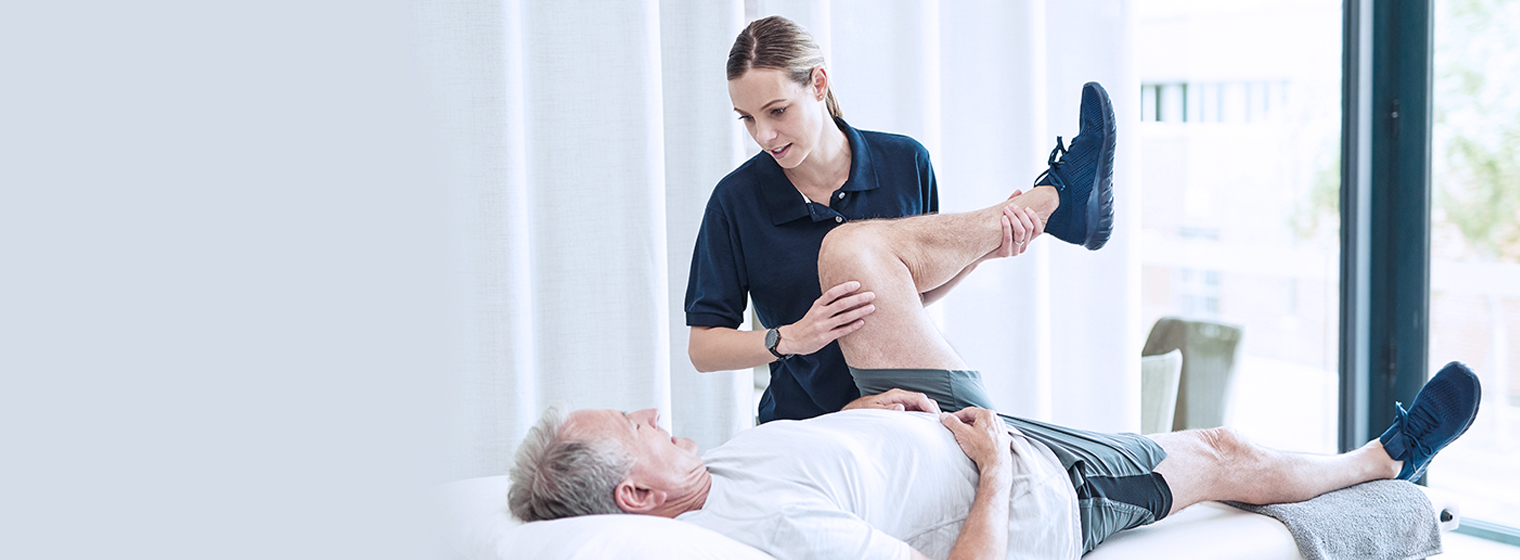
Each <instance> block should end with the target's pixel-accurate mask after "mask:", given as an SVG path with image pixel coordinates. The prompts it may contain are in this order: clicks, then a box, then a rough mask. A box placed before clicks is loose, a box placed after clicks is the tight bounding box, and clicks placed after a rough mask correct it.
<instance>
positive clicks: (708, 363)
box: [686, 327, 721, 373]
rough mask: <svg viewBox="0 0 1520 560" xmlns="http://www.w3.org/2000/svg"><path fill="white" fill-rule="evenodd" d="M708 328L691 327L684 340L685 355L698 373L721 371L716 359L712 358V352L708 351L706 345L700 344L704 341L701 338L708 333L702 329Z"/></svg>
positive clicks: (706, 328)
mask: <svg viewBox="0 0 1520 560" xmlns="http://www.w3.org/2000/svg"><path fill="white" fill-rule="evenodd" d="M710 328H711V327H692V328H691V336H690V338H689V339H687V341H686V357H687V358H689V359H690V360H691V367H694V368H697V371H698V372H700V373H712V372H715V371H721V368H719V367H718V360H716V359H714V358H715V356H712V352H710V351H708V350H707V347H706V346H705V345H704V344H702V343H703V342H704V340H702V339H703V338H704V337H705V336H707V335H708V333H706V332H704V331H706V330H708V329H710Z"/></svg>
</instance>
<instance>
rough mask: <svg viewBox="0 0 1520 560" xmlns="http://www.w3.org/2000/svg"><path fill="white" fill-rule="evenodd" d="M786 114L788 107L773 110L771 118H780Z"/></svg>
mask: <svg viewBox="0 0 1520 560" xmlns="http://www.w3.org/2000/svg"><path fill="white" fill-rule="evenodd" d="M785 112H786V107H781V108H777V109H771V116H774V117H779V116H781V114H782V113H785Z"/></svg>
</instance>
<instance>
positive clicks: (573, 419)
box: [563, 408, 707, 491]
mask: <svg viewBox="0 0 1520 560" xmlns="http://www.w3.org/2000/svg"><path fill="white" fill-rule="evenodd" d="M659 419H660V412H659V411H658V410H655V409H653V408H649V409H644V410H640V411H637V412H629V413H623V412H619V411H616V410H610V409H604V410H577V411H575V412H572V413H570V416H569V417H568V418H567V419H566V423H565V427H564V431H563V433H564V434H565V435H566V436H567V437H573V438H586V439H594V438H608V439H613V440H615V441H618V442H621V443H622V445H623V448H624V449H626V450H628V453H629V454H630V455H632V456H633V470H632V471H630V472H629V474H628V479H629V480H630V481H632V482H634V483H635V484H644V485H647V486H649V487H652V488H658V489H661V490H666V491H679V490H680V489H681V488H684V487H686V486H687V485H690V484H692V483H694V482H695V481H697V480H700V479H701V476H702V475H703V474H705V473H706V472H707V467H705V466H703V465H702V456H701V455H698V454H697V442H695V441H692V440H690V439H687V438H678V437H673V436H671V435H670V433H669V432H666V431H665V430H664V429H662V428H660V426H659V425H658V424H656V422H658V421H659Z"/></svg>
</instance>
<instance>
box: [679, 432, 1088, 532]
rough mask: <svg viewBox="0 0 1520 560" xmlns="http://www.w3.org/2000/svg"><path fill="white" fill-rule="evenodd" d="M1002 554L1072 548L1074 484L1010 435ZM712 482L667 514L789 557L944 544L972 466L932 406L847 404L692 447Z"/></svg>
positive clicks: (963, 511) (972, 481) (963, 501)
mask: <svg viewBox="0 0 1520 560" xmlns="http://www.w3.org/2000/svg"><path fill="white" fill-rule="evenodd" d="M1012 449H1013V453H1014V455H1015V459H1016V460H1015V461H1014V483H1013V491H1012V494H1011V496H1012V497H1011V500H1010V501H1011V508H1010V512H1011V513H1010V516H1009V524H1008V558H1031V559H1033V558H1038V559H1049V558H1078V557H1080V556H1081V555H1082V541H1081V528H1080V527H1081V525H1080V524H1081V521H1080V519H1079V517H1078V514H1077V496H1076V491H1075V490H1073V489H1072V486H1071V479H1070V478H1069V477H1068V476H1067V475H1066V472H1065V471H1064V470H1062V469H1061V464H1060V463H1059V462H1058V461H1057V460H1056V457H1055V455H1053V454H1051V452H1050V450H1049V449H1047V448H1046V447H1045V446H1044V445H1042V444H1040V443H1039V442H1036V441H1034V440H1031V439H1028V438H1026V437H1023V436H1020V435H1015V436H1014V438H1013V445H1012ZM702 458H703V462H704V463H706V465H707V469H708V472H710V473H712V490H711V491H710V492H709V493H708V495H707V502H706V504H705V505H704V506H703V508H702V509H700V510H697V511H692V512H687V513H685V514H682V515H681V516H680V517H678V519H680V520H682V521H688V522H691V523H695V524H697V525H700V526H703V527H706V528H708V529H712V530H714V531H717V532H719V533H722V534H724V535H728V536H729V537H732V538H734V539H736V540H738V541H741V542H744V543H746V544H749V545H750V546H754V547H755V548H758V549H760V550H763V551H766V552H768V553H770V554H771V555H773V556H775V557H776V558H778V559H779V560H789V559H793V558H798V559H801V558H873V559H874V558H904V559H905V558H909V557H910V554H909V552H908V547H909V546H911V547H913V548H916V549H918V551H919V552H922V553H924V554H925V555H927V556H929V557H931V558H944V557H946V556H948V555H949V554H950V548H951V547H952V546H954V544H955V538H956V536H957V535H959V534H960V528H961V524H962V523H963V522H965V519H966V516H967V515H968V514H969V513H970V511H971V503H972V501H973V500H974V499H975V497H976V485H977V470H976V465H975V464H974V463H973V462H972V461H971V459H970V458H968V457H966V454H965V452H963V451H961V448H960V446H958V445H956V443H955V436H953V435H952V434H951V433H950V430H948V429H946V428H945V427H944V426H943V425H941V424H940V421H939V418H938V417H937V416H935V415H934V414H929V413H923V412H895V411H889V410H849V411H844V412H839V413H835V414H828V415H824V416H820V417H818V418H814V419H811V420H805V421H790V420H778V421H775V422H770V423H767V424H764V425H761V426H759V427H757V428H754V429H751V430H746V431H744V432H742V433H740V434H739V435H738V436H736V437H735V438H734V439H732V440H729V441H728V443H725V444H723V445H721V446H718V447H716V448H714V449H712V450H709V451H708V452H707V453H706V454H705V455H703V457H702Z"/></svg>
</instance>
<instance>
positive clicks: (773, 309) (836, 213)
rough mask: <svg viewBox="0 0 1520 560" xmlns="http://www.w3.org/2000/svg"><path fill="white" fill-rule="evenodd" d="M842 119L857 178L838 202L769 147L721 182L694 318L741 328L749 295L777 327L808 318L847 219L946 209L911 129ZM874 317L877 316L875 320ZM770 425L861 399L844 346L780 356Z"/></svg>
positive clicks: (690, 306) (702, 252)
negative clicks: (825, 199)
mask: <svg viewBox="0 0 1520 560" xmlns="http://www.w3.org/2000/svg"><path fill="white" fill-rule="evenodd" d="M835 123H836V124H838V125H839V128H840V129H841V130H843V131H844V133H845V136H846V137H847V138H848V139H849V141H850V150H851V154H850V155H851V158H852V160H851V162H850V177H849V179H847V180H846V181H845V182H844V185H843V186H841V187H840V188H839V189H838V190H836V191H834V192H833V193H831V194H830V195H829V204H827V205H823V204H818V203H816V202H812V201H809V200H807V198H806V197H804V196H803V195H802V193H801V191H798V190H797V187H795V186H793V185H792V182H791V180H789V179H787V178H786V174H785V173H783V172H782V169H781V166H780V165H778V164H777V163H776V159H775V158H773V157H771V155H770V154H769V153H767V152H764V151H761V152H760V153H758V154H756V155H755V157H752V158H750V159H749V161H747V162H744V164H743V165H740V166H739V168H738V169H735V170H734V171H733V172H732V173H729V174H728V176H727V177H724V178H723V180H722V181H719V182H718V186H717V187H715V188H714V189H713V193H712V198H711V199H709V200H708V201H707V211H706V214H705V215H704V216H703V217H702V229H701V231H700V232H699V233H698V234H697V246H696V249H695V250H693V251H692V256H691V278H690V280H689V281H688V283H687V285H686V324H687V325H690V326H693V327H727V328H738V327H739V325H740V324H741V323H742V322H743V321H744V307H745V299H746V296H749V299H752V300H753V301H754V302H755V315H756V316H757V317H759V319H760V323H761V324H763V325H765V326H766V328H770V327H773V326H778V325H789V324H792V323H795V322H797V321H798V320H800V319H802V317H803V316H804V315H806V314H807V311H808V309H809V308H811V307H812V305H813V301H814V300H817V299H818V297H819V296H820V295H822V294H823V291H822V289H821V288H820V287H819V285H818V248H819V246H820V245H822V243H823V236H824V235H826V234H828V233H829V231H830V230H832V229H834V228H835V227H837V226H838V225H839V224H842V223H844V222H848V221H850V220H863V219H868V218H899V217H903V216H913V215H918V214H924V213H929V212H937V211H939V192H938V191H937V189H936V187H935V182H934V169H933V168H932V167H930V165H929V151H928V150H925V149H924V147H923V145H922V144H919V143H918V142H917V141H916V140H913V139H912V138H909V137H907V136H902V135H898V134H887V133H882V132H871V131H861V130H856V129H854V128H851V127H850V125H848V124H845V122H844V120H842V119H835ZM867 320H870V319H869V318H867ZM770 367H771V384H770V388H768V389H766V391H765V394H764V395H763V396H762V397H761V399H760V411H759V418H760V421H761V422H769V421H771V420H776V419H802V418H812V417H814V416H818V415H820V414H826V413H829V412H835V411H838V410H839V409H841V408H843V407H844V405H846V404H848V403H849V402H850V401H851V400H854V399H855V398H857V397H859V396H860V393H859V391H858V390H857V389H856V388H855V382H854V380H853V379H852V378H851V377H850V371H849V368H848V367H846V366H845V363H844V355H843V354H841V353H840V352H839V343H838V342H834V343H831V344H829V345H828V346H826V347H824V348H823V349H822V350H819V351H818V352H815V353H813V354H810V355H802V356H793V357H791V358H788V359H786V360H776V361H774V362H771V364H770Z"/></svg>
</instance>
